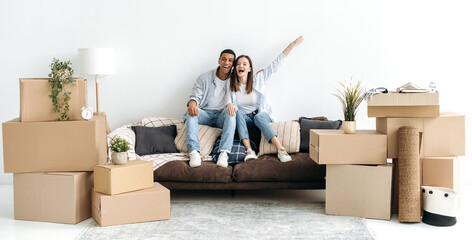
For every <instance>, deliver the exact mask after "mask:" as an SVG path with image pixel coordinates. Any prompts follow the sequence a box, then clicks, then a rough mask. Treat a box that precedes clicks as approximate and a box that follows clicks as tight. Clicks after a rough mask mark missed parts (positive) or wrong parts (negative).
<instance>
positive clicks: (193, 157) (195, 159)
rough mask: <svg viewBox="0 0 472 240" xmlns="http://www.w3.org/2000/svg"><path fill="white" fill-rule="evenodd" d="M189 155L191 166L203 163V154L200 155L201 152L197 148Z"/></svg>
mask: <svg viewBox="0 0 472 240" xmlns="http://www.w3.org/2000/svg"><path fill="white" fill-rule="evenodd" d="M189 155H190V162H189V163H188V165H190V167H198V166H200V165H202V156H200V153H199V152H198V151H197V150H193V151H192V152H190V154H189Z"/></svg>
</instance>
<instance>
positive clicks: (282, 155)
mask: <svg viewBox="0 0 472 240" xmlns="http://www.w3.org/2000/svg"><path fill="white" fill-rule="evenodd" d="M277 152H278V153H277V157H278V158H279V159H280V161H281V162H290V161H292V157H290V155H288V153H287V151H285V148H281V149H279V150H278V151H277Z"/></svg>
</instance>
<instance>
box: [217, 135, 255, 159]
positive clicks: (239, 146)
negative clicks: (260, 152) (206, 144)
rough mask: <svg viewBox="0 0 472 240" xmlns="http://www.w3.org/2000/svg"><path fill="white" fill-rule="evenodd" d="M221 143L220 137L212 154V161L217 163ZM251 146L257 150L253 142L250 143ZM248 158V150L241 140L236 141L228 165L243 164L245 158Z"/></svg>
mask: <svg viewBox="0 0 472 240" xmlns="http://www.w3.org/2000/svg"><path fill="white" fill-rule="evenodd" d="M220 142H221V137H218V138H217V139H216V142H215V147H214V148H213V151H212V152H211V154H210V155H211V156H212V161H213V162H214V163H216V162H217V161H218V157H219V155H220ZM249 142H250V144H251V148H252V149H253V150H254V149H256V145H255V144H254V142H253V141H249ZM245 157H246V148H245V147H244V144H243V143H242V142H241V141H240V140H239V139H235V140H234V141H233V147H231V153H230V154H229V155H228V163H241V162H244V158H245Z"/></svg>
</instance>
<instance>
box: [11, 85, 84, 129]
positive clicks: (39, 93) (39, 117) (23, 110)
mask: <svg viewBox="0 0 472 240" xmlns="http://www.w3.org/2000/svg"><path fill="white" fill-rule="evenodd" d="M48 80H49V78H20V121H21V122H32V121H52V120H55V119H58V118H59V117H60V113H51V111H52V108H53V104H52V101H51V98H50V97H49V95H50V94H51V87H50V86H49V82H48ZM74 80H75V81H74V83H73V84H71V85H67V86H66V88H65V89H66V91H68V92H70V100H69V120H82V117H81V114H80V113H81V109H82V107H85V106H87V103H88V99H87V80H86V79H83V78H74ZM61 96H62V95H61ZM61 99H62V97H61Z"/></svg>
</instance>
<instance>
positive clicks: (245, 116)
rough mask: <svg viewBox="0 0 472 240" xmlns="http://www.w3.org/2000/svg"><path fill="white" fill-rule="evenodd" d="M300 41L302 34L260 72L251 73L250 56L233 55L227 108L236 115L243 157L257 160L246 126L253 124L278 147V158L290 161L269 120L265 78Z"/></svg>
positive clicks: (275, 69) (270, 116)
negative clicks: (233, 61)
mask: <svg viewBox="0 0 472 240" xmlns="http://www.w3.org/2000/svg"><path fill="white" fill-rule="evenodd" d="M302 42H303V37H302V36H300V37H299V38H297V39H295V41H293V42H291V43H290V44H289V45H288V47H287V48H286V49H285V50H284V51H283V52H282V53H281V54H280V55H279V56H278V57H277V58H276V59H275V60H274V61H273V62H272V63H271V64H270V65H269V66H268V67H267V68H265V69H264V70H263V71H259V72H257V73H256V74H253V67H252V61H251V58H250V57H249V56H246V55H241V56H239V57H238V58H236V61H235V67H234V70H233V73H232V75H231V80H230V82H229V87H228V88H227V89H228V94H226V96H227V107H226V108H227V111H228V113H229V114H230V115H231V116H234V115H235V114H236V128H237V129H238V134H239V138H240V139H241V141H242V142H243V144H244V147H246V157H245V158H244V160H245V161H246V160H250V159H256V158H257V156H256V153H255V152H254V150H252V149H251V144H250V142H249V134H248V130H247V126H248V125H249V126H254V125H256V126H257V127H258V128H259V129H260V130H261V132H262V134H264V137H265V138H266V139H268V141H269V143H273V144H274V145H275V147H277V152H278V153H277V157H278V158H279V159H280V161H281V162H288V161H291V160H292V158H291V157H290V155H288V153H287V151H285V148H284V147H283V146H282V144H280V141H279V138H278V137H277V135H275V132H274V130H272V128H271V127H270V123H271V122H273V121H274V117H273V116H272V108H271V106H270V104H269V102H268V100H267V95H266V89H265V81H267V80H268V79H269V78H270V77H271V76H272V74H274V73H275V72H276V71H277V70H278V69H279V67H280V65H281V63H282V62H283V60H284V59H285V57H286V56H287V55H288V54H289V53H290V52H291V51H292V49H293V48H294V47H295V46H298V45H300V44H301V43H302Z"/></svg>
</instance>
